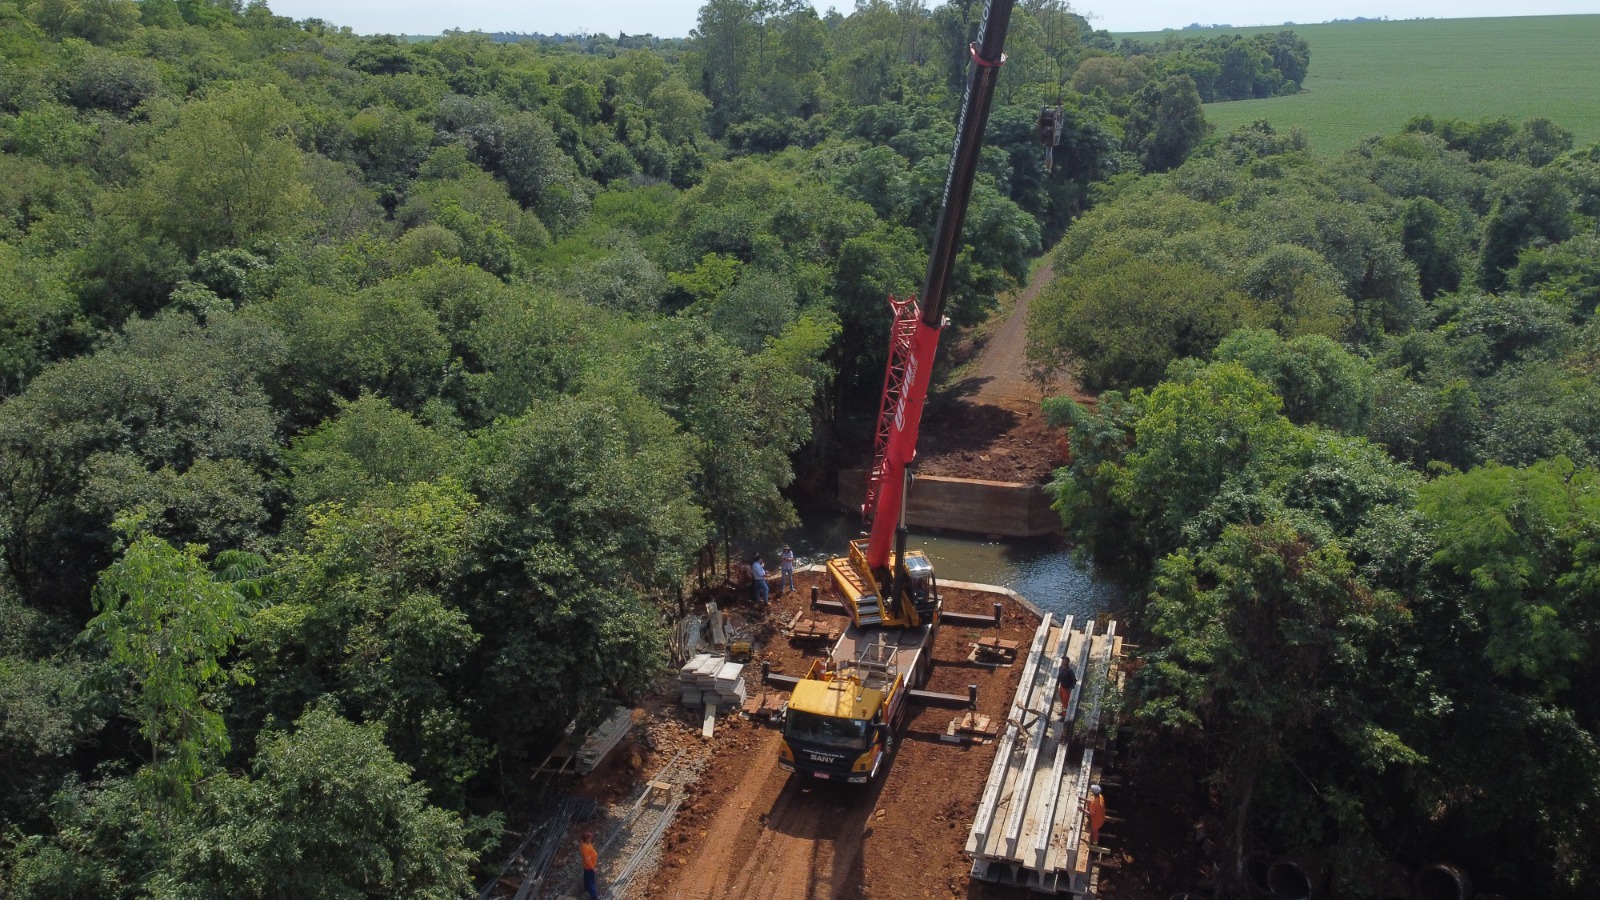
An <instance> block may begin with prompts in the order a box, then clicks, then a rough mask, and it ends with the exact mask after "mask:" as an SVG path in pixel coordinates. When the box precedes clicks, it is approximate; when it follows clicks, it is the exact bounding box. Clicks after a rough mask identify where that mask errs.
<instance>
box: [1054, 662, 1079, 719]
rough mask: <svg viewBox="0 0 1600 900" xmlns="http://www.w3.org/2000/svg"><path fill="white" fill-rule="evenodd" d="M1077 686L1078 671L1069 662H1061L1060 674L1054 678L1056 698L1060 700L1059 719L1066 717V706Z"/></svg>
mask: <svg viewBox="0 0 1600 900" xmlns="http://www.w3.org/2000/svg"><path fill="white" fill-rule="evenodd" d="M1077 686H1078V670H1077V669H1074V668H1073V667H1072V661H1071V660H1066V659H1064V660H1062V661H1061V674H1060V675H1059V676H1057V677H1056V696H1058V697H1060V698H1061V717H1062V718H1066V716H1067V704H1068V703H1070V702H1071V701H1072V690H1073V688H1076V687H1077Z"/></svg>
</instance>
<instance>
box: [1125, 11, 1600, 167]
mask: <svg viewBox="0 0 1600 900" xmlns="http://www.w3.org/2000/svg"><path fill="white" fill-rule="evenodd" d="M1283 27H1285V26H1275V27H1264V28H1239V29H1232V30H1234V31H1237V32H1240V33H1245V34H1250V33H1255V32H1260V31H1278V30H1280V29H1281V28H1283ZM1288 27H1291V28H1292V29H1293V30H1294V32H1295V33H1296V34H1299V35H1301V36H1303V37H1304V38H1305V39H1306V41H1307V42H1308V43H1310V45H1311V71H1310V73H1309V74H1308V75H1307V76H1306V81H1305V90H1304V91H1303V92H1301V93H1299V94H1296V95H1294V96H1292V97H1273V98H1271V99H1267V100H1239V101H1234V102H1231V103H1212V104H1208V105H1207V106H1206V108H1205V110H1206V119H1207V120H1208V121H1210V122H1211V123H1212V124H1213V125H1214V126H1216V129H1217V132H1218V133H1225V132H1227V131H1231V130H1232V129H1234V128H1237V127H1238V126H1240V125H1243V124H1246V123H1248V122H1251V121H1254V120H1256V119H1266V120H1267V121H1269V122H1271V123H1272V124H1273V125H1274V126H1275V127H1282V128H1288V127H1291V126H1299V127H1301V128H1303V129H1305V131H1306V133H1307V134H1308V135H1309V136H1310V138H1311V146H1312V149H1313V150H1315V151H1316V152H1318V153H1323V154H1333V153H1338V152H1340V151H1342V150H1344V149H1345V148H1347V147H1349V146H1351V145H1352V144H1354V143H1355V142H1356V141H1358V140H1360V139H1361V138H1362V137H1363V136H1365V135H1368V134H1371V133H1373V132H1380V133H1390V132H1394V131H1397V130H1399V128H1400V126H1401V125H1402V124H1404V123H1405V121H1406V120H1407V119H1409V118H1411V117H1412V116H1417V115H1422V114H1425V113H1427V114H1432V115H1435V116H1453V117H1456V118H1462V119H1471V120H1476V119H1483V118H1499V117H1501V116H1504V117H1505V118H1507V119H1510V120H1512V121H1513V122H1522V121H1524V120H1526V119H1530V118H1534V117H1536V116H1544V117H1546V118H1548V119H1551V120H1553V121H1554V122H1556V123H1557V124H1558V125H1561V126H1562V127H1564V128H1567V129H1569V130H1571V131H1572V132H1573V134H1574V135H1575V136H1576V137H1577V141H1578V145H1579V146H1584V145H1586V144H1589V143H1592V142H1595V141H1600V15H1583V16H1524V17H1516V18H1495V19H1420V20H1412V21H1404V22H1335V23H1329V24H1324V25H1294V26H1288ZM1216 33H1218V32H1214V31H1185V32H1177V34H1182V35H1200V36H1204V35H1211V34H1216ZM1167 34H1173V33H1172V32H1161V33H1145V34H1130V35H1121V36H1123V37H1137V38H1141V39H1145V40H1150V39H1160V38H1161V37H1162V36H1163V35H1167Z"/></svg>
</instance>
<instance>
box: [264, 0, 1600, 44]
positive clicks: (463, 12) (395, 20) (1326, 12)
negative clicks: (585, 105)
mask: <svg viewBox="0 0 1600 900" xmlns="http://www.w3.org/2000/svg"><path fill="white" fill-rule="evenodd" d="M940 2H942V0H927V5H928V6H930V7H932V6H937V5H939V3H940ZM1101 2H1103V0H1076V2H1074V4H1073V6H1074V8H1075V9H1077V11H1078V12H1080V13H1082V14H1084V15H1086V16H1088V17H1089V20H1090V21H1091V22H1093V23H1094V26H1095V27H1096V28H1104V29H1107V30H1109V31H1159V30H1161V29H1163V28H1182V27H1183V26H1185V25H1188V24H1189V23H1191V22H1200V23H1201V24H1205V25H1211V24H1219V23H1220V24H1227V25H1241V26H1242V25H1280V24H1282V23H1284V22H1299V23H1301V24H1309V23H1312V22H1326V21H1328V20H1329V19H1353V18H1356V17H1358V16H1365V17H1367V18H1377V17H1380V16H1388V17H1389V18H1391V19H1414V18H1438V19H1470V18H1476V17H1479V16H1503V15H1518V16H1554V15H1575V14H1579V13H1594V12H1600V3H1597V2H1596V0H1526V2H1524V3H1517V4H1507V3H1505V2H1503V0H1212V2H1209V3H1204V4H1200V3H1192V2H1188V3H1180V2H1177V0H1149V2H1145V3H1110V2H1105V3H1104V5H1103V7H1102V8H1098V9H1097V8H1096V7H1095V4H1096V3H1101ZM267 5H268V6H270V7H271V8H272V11H273V12H275V13H277V14H278V15H280V16H289V17H291V18H294V19H305V18H311V17H315V18H319V19H323V20H326V21H328V22H330V23H332V24H334V25H347V26H349V27H350V28H353V29H354V30H355V31H356V32H357V33H359V34H378V33H386V34H439V33H440V32H442V31H444V30H445V29H447V28H462V29H466V30H468V31H515V32H524V33H527V32H535V31H537V32H542V33H544V34H577V33H583V32H588V33H597V32H606V33H610V34H615V33H617V32H619V31H624V32H627V33H629V34H643V33H649V34H654V35H656V36H658V37H684V36H686V35H688V33H689V30H690V29H692V28H694V26H695V18H696V16H697V15H698V13H699V9H700V6H701V5H702V0H458V2H455V3H441V2H439V0H267ZM814 5H815V6H816V7H817V9H818V10H819V11H826V10H827V9H828V8H829V7H830V6H831V7H837V8H838V9H839V11H840V12H845V13H848V12H849V11H850V10H852V9H854V8H855V0H831V2H830V0H814Z"/></svg>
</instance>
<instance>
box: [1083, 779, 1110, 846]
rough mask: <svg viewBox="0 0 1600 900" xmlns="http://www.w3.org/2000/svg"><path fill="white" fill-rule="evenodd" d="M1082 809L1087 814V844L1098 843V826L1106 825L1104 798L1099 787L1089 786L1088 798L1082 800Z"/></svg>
mask: <svg viewBox="0 0 1600 900" xmlns="http://www.w3.org/2000/svg"><path fill="white" fill-rule="evenodd" d="M1083 809H1084V811H1085V812H1087V813H1088V814H1089V843H1091V844H1099V843H1100V826H1101V825H1104V824H1105V823H1106V798H1105V796H1104V795H1103V794H1101V793H1100V785H1098V784H1091V785H1089V796H1088V797H1086V798H1084V801H1083Z"/></svg>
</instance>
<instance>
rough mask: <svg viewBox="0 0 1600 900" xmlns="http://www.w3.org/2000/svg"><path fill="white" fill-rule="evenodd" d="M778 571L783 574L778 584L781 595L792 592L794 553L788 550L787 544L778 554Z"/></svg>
mask: <svg viewBox="0 0 1600 900" xmlns="http://www.w3.org/2000/svg"><path fill="white" fill-rule="evenodd" d="M778 571H779V572H782V573H783V579H782V581H781V582H780V585H781V587H782V590H783V593H785V594H787V593H789V592H790V591H792V590H794V551H793V550H790V549H789V545H788V544H784V545H783V549H782V550H781V551H779V552H778Z"/></svg>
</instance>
